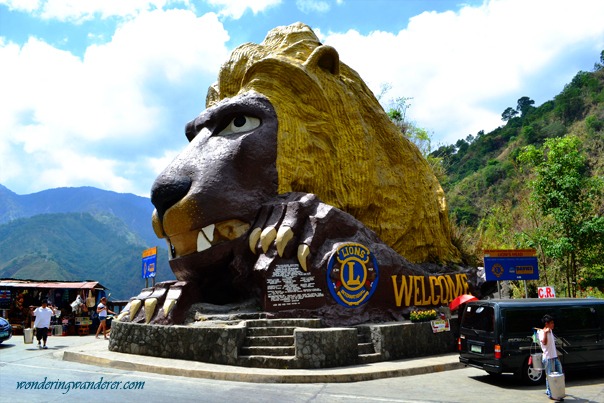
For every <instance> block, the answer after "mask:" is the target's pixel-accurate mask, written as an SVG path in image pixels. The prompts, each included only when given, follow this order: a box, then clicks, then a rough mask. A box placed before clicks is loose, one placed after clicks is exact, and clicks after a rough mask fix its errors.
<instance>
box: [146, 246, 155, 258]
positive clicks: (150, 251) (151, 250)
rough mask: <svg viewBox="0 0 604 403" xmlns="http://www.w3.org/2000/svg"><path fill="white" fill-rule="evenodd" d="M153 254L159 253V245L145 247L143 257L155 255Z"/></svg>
mask: <svg viewBox="0 0 604 403" xmlns="http://www.w3.org/2000/svg"><path fill="white" fill-rule="evenodd" d="M153 255H157V246H154V247H152V248H149V249H145V250H144V251H143V257H149V256H153Z"/></svg>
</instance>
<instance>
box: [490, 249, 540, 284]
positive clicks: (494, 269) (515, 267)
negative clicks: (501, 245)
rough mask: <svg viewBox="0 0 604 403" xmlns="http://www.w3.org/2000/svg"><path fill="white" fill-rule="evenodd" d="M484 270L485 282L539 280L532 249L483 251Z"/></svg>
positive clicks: (535, 257) (535, 258)
mask: <svg viewBox="0 0 604 403" xmlns="http://www.w3.org/2000/svg"><path fill="white" fill-rule="evenodd" d="M484 269H485V275H486V279H487V281H501V280H538V279H539V268H538V264H537V256H535V250H534V249H515V250H485V251H484Z"/></svg>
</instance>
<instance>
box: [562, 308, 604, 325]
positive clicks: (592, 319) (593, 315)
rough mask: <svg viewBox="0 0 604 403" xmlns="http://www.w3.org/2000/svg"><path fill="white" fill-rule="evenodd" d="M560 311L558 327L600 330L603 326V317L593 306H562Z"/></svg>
mask: <svg viewBox="0 0 604 403" xmlns="http://www.w3.org/2000/svg"><path fill="white" fill-rule="evenodd" d="M560 313H561V314H560V318H559V319H558V321H557V322H556V327H559V328H562V329H565V330H598V329H600V327H601V326H602V322H601V318H599V317H598V315H597V312H596V309H595V308H593V307H578V306H577V307H569V308H562V309H561V312H560Z"/></svg>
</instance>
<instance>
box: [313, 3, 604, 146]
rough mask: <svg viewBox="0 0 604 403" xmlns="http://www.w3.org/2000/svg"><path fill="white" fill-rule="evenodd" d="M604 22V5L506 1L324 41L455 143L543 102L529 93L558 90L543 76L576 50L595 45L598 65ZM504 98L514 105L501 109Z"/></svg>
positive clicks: (374, 85) (425, 15) (418, 119)
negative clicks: (507, 113) (520, 104)
mask: <svg viewBox="0 0 604 403" xmlns="http://www.w3.org/2000/svg"><path fill="white" fill-rule="evenodd" d="M602 16H604V2H590V1H577V2H575V3H573V5H572V6H570V5H569V3H568V2H565V1H552V0H544V1H537V0H532V1H528V2H527V1H519V0H500V1H488V2H485V3H484V4H483V5H482V6H481V7H469V6H466V7H463V8H462V9H461V10H460V11H459V12H452V11H448V12H444V13H437V12H424V13H422V14H420V15H418V16H415V17H413V18H411V20H410V22H409V25H408V27H407V29H405V30H402V31H400V32H398V33H388V32H380V31H376V32H372V33H370V34H368V35H361V34H359V33H358V32H357V31H354V30H351V31H348V32H346V33H343V34H340V33H338V34H334V33H328V34H326V35H322V36H323V40H324V42H325V43H327V44H330V45H332V46H334V47H335V48H336V49H337V50H338V52H339V53H340V59H341V60H342V61H343V62H345V63H347V64H348V65H349V66H351V67H352V68H354V69H355V70H357V71H358V72H359V74H360V75H361V77H362V78H363V79H364V80H365V81H366V82H367V83H368V85H369V86H370V87H371V88H372V90H373V91H374V93H376V94H377V93H378V92H379V90H380V85H381V84H383V83H384V82H388V83H390V84H392V90H391V91H390V92H389V94H388V95H392V96H396V97H399V96H404V97H412V98H413V99H412V100H411V104H412V107H411V109H410V110H409V117H410V118H411V119H412V120H415V121H416V123H417V124H418V125H419V126H421V127H424V128H426V129H428V130H429V131H430V132H434V133H435V137H436V138H437V139H438V140H439V141H443V142H445V143H454V142H455V141H456V140H457V139H459V138H462V137H465V136H466V135H467V134H476V133H477V132H478V131H479V130H483V129H484V130H485V131H490V130H493V129H494V128H496V127H498V126H499V125H501V124H503V122H501V112H503V110H504V109H505V107H507V106H515V104H516V100H517V99H518V98H520V97H521V96H524V95H526V96H529V97H531V98H533V99H535V98H536V96H537V95H538V94H531V93H528V94H527V93H524V91H526V90H527V89H529V88H533V89H534V90H535V91H538V88H535V83H536V82H538V81H539V82H545V83H548V85H552V83H551V81H552V77H544V76H542V74H543V73H542V71H543V70H544V69H546V68H547V66H548V65H549V64H552V63H556V62H558V61H559V59H560V58H563V57H565V55H566V54H568V53H570V52H571V51H572V49H573V48H574V47H576V46H590V47H592V48H593V51H594V61H596V60H597V55H598V54H599V52H600V50H601V49H602V48H603V47H604V24H602V19H601V17H602ZM573 68H574V67H571V70H570V71H569V72H568V74H570V77H568V76H565V77H563V78H562V77H556V79H562V80H566V81H560V82H559V83H557V85H558V87H559V89H558V91H561V90H562V88H563V85H564V84H565V83H566V82H568V81H569V80H570V78H572V75H574V74H575V73H576V72H577V71H576V70H572V69H573ZM502 99H508V100H507V104H501V106H500V109H501V110H493V104H494V103H496V102H502V101H501V100H502ZM548 99H549V98H548ZM545 100H547V99H541V100H540V101H541V102H543V101H545Z"/></svg>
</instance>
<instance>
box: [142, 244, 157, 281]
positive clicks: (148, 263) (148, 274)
mask: <svg viewBox="0 0 604 403" xmlns="http://www.w3.org/2000/svg"><path fill="white" fill-rule="evenodd" d="M156 264H157V246H154V247H153V248H149V249H145V250H144V251H143V270H142V272H143V278H154V277H155V265H156Z"/></svg>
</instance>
